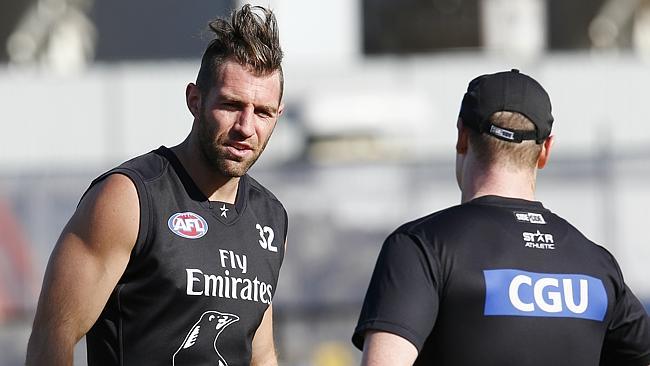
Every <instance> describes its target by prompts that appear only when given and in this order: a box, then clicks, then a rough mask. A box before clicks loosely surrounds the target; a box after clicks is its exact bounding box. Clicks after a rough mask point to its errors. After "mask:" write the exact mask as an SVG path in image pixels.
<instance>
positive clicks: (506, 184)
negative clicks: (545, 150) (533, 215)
mask: <svg viewBox="0 0 650 366" xmlns="http://www.w3.org/2000/svg"><path fill="white" fill-rule="evenodd" d="M532 174H533V176H531V175H530V173H527V172H522V171H514V170H510V169H507V168H491V169H486V170H479V169H476V170H474V172H473V173H472V176H469V177H464V178H463V186H462V187H461V191H462V197H461V201H462V202H463V203H465V202H467V201H471V200H473V199H475V198H478V197H482V196H488V195H494V196H501V197H510V198H520V199H524V200H528V201H534V200H535V173H534V172H533V173H532Z"/></svg>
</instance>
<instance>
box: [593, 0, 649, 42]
mask: <svg viewBox="0 0 650 366" xmlns="http://www.w3.org/2000/svg"><path fill="white" fill-rule="evenodd" d="M638 6H639V0H606V1H605V2H604V4H603V6H602V7H601V8H600V11H599V12H598V15H596V17H594V19H593V20H592V21H591V23H590V24H589V38H591V44H592V47H593V48H597V49H616V48H617V46H618V42H619V39H620V36H621V33H622V32H623V28H624V27H625V26H626V25H627V24H628V23H629V22H630V21H631V20H632V18H633V16H634V12H635V10H636V9H637V7H638Z"/></svg>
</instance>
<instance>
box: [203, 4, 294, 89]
mask: <svg viewBox="0 0 650 366" xmlns="http://www.w3.org/2000/svg"><path fill="white" fill-rule="evenodd" d="M209 26H210V30H211V31H212V32H214V39H213V40H212V41H211V42H210V44H208V47H207V48H206V50H205V52H204V53H203V58H202V59H201V69H200V70H199V74H198V76H197V78H196V85H197V86H198V87H199V89H201V91H202V92H203V93H207V92H208V91H209V90H210V87H211V86H212V85H213V84H214V82H215V78H216V75H217V73H218V71H219V68H220V67H221V65H223V63H224V62H226V61H229V60H231V61H235V62H237V63H238V64H240V65H242V66H246V67H247V68H249V70H250V71H251V72H252V73H254V74H255V75H258V76H262V75H269V74H272V73H274V72H276V71H278V72H279V73H280V98H282V90H283V86H284V77H283V73H282V65H281V63H282V56H283V53H282V48H281V47H280V36H279V33H278V25H277V21H276V19H275V15H274V14H273V12H272V11H271V10H268V9H266V8H263V7H261V6H251V5H248V4H246V5H244V6H243V7H242V8H241V9H239V10H235V11H233V13H232V15H231V18H230V20H227V19H221V18H217V19H214V20H213V21H211V22H210V24H209Z"/></svg>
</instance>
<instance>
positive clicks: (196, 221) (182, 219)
mask: <svg viewBox="0 0 650 366" xmlns="http://www.w3.org/2000/svg"><path fill="white" fill-rule="evenodd" d="M167 226H168V227H169V230H171V231H172V232H173V233H174V234H176V235H178V236H182V237H183V238H188V239H198V238H200V237H202V236H203V235H205V233H207V232H208V223H207V222H206V221H205V220H204V219H203V217H201V216H199V215H197V214H195V213H194V212H179V213H176V214H173V215H172V216H171V217H170V218H169V220H168V221H167Z"/></svg>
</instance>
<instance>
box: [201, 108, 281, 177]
mask: <svg viewBox="0 0 650 366" xmlns="http://www.w3.org/2000/svg"><path fill="white" fill-rule="evenodd" d="M227 139H228V137H227V136H215V134H214V128H211V127H210V124H209V123H208V122H207V119H206V118H205V114H204V113H203V111H202V113H201V116H200V118H199V129H198V140H199V146H200V149H201V152H202V155H203V158H204V159H205V161H206V162H207V163H208V165H209V166H210V168H211V169H212V170H214V171H216V172H217V173H219V174H220V175H222V176H224V177H232V178H235V177H241V176H243V175H244V174H246V172H248V169H250V167H251V166H253V164H255V162H256V161H257V159H258V158H259V157H260V155H261V154H262V151H264V149H265V148H266V144H267V142H268V139H267V140H266V141H264V144H263V145H262V147H261V149H259V150H257V151H255V149H254V150H253V151H254V154H253V156H251V157H250V158H248V159H243V160H239V159H237V158H236V157H232V156H230V155H229V154H228V152H227V151H226V149H225V145H224V143H225V142H226V141H227Z"/></svg>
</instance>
